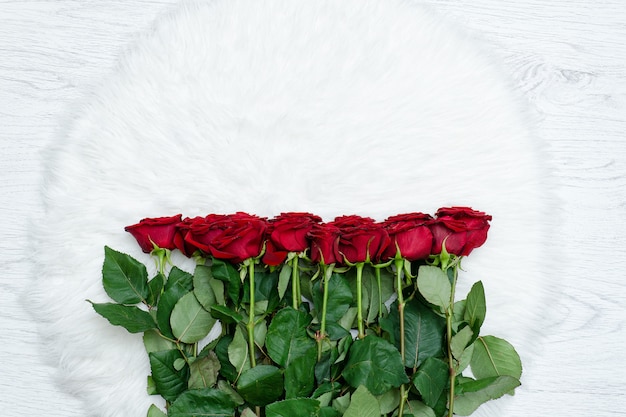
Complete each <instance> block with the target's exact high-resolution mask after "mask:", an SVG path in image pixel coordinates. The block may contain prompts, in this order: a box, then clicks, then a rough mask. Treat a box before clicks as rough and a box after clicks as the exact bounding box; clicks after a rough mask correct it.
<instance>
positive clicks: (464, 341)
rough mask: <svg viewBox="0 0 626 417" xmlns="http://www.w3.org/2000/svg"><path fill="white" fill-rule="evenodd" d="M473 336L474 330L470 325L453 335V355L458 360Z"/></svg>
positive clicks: (451, 343)
mask: <svg viewBox="0 0 626 417" xmlns="http://www.w3.org/2000/svg"><path fill="white" fill-rule="evenodd" d="M473 336H474V332H473V331H472V328H471V327H469V326H465V327H463V328H462V329H461V331H459V332H458V333H457V334H455V335H454V336H452V340H451V341H450V349H451V350H452V356H454V357H455V358H456V359H457V360H460V359H461V356H462V355H463V351H464V350H465V348H466V347H467V345H468V343H470V341H471V340H472V337H473Z"/></svg>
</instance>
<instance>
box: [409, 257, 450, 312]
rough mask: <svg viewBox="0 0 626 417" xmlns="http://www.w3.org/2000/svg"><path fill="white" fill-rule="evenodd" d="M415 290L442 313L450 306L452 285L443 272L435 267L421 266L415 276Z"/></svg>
mask: <svg viewBox="0 0 626 417" xmlns="http://www.w3.org/2000/svg"><path fill="white" fill-rule="evenodd" d="M417 288H418V289H419V292H420V293H421V294H422V295H423V296H424V298H425V299H426V301H428V302H429V303H431V304H433V305H435V306H437V307H439V310H440V311H441V312H442V313H443V312H444V311H445V310H446V309H447V308H448V305H449V304H450V296H451V294H452V285H451V284H450V280H449V279H448V276H447V275H446V273H445V272H444V271H442V270H441V269H440V268H437V267H436V266H431V265H422V266H420V268H419V272H418V275H417Z"/></svg>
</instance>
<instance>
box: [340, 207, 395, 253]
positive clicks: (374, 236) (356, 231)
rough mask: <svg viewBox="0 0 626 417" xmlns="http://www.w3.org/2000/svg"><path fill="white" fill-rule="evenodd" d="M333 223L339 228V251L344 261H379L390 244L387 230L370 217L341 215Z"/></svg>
mask: <svg viewBox="0 0 626 417" xmlns="http://www.w3.org/2000/svg"><path fill="white" fill-rule="evenodd" d="M332 223H333V225H334V226H335V227H337V228H338V229H339V253H340V254H341V260H342V261H343V260H344V259H345V260H347V261H348V262H350V263H357V262H365V261H371V262H378V261H379V260H380V257H381V255H382V253H383V251H384V250H385V249H386V248H387V245H389V235H388V234H387V231H386V230H385V229H383V227H382V225H381V224H380V223H376V222H375V221H374V220H373V219H370V218H369V217H360V216H354V215H352V216H341V217H337V218H336V219H335V221H334V222H332Z"/></svg>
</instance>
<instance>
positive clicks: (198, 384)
mask: <svg viewBox="0 0 626 417" xmlns="http://www.w3.org/2000/svg"><path fill="white" fill-rule="evenodd" d="M219 370H220V361H219V360H218V359H217V356H216V355H215V352H209V354H208V355H207V356H204V357H201V358H196V360H195V361H193V363H192V364H191V365H190V366H189V381H188V383H187V386H188V387H189V389H199V388H211V387H213V386H214V385H215V383H216V382H217V375H218V373H219Z"/></svg>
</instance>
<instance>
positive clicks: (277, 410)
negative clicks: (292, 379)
mask: <svg viewBox="0 0 626 417" xmlns="http://www.w3.org/2000/svg"><path fill="white" fill-rule="evenodd" d="M319 410H320V403H319V401H317V400H314V399H312V398H294V399H289V400H284V401H278V402H275V403H272V404H269V405H268V406H267V407H265V416H266V417H318V413H319Z"/></svg>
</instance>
